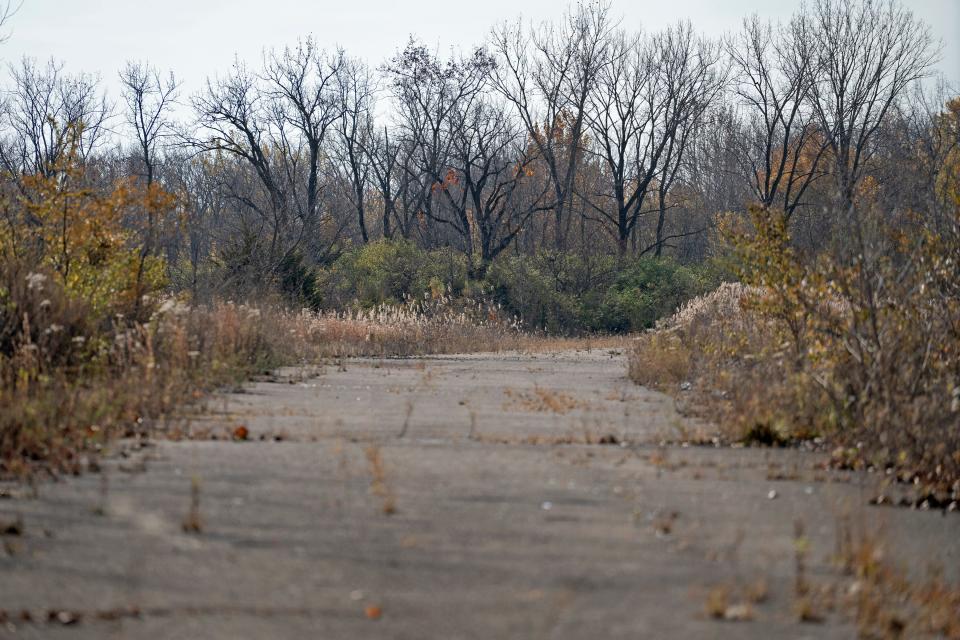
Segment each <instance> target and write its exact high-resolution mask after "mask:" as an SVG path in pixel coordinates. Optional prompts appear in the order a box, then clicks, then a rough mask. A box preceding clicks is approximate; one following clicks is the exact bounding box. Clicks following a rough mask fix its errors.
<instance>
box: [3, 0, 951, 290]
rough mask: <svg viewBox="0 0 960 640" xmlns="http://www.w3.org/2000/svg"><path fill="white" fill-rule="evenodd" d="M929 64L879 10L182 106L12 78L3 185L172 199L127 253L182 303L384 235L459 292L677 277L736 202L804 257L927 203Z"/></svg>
mask: <svg viewBox="0 0 960 640" xmlns="http://www.w3.org/2000/svg"><path fill="white" fill-rule="evenodd" d="M15 8H16V7H15V6H14V5H12V4H9V3H8V4H6V5H3V7H0V25H3V24H4V23H5V22H6V20H7V19H8V18H9V17H10V15H11V14H12V12H13V10H14V9H15ZM938 55H939V51H938V47H937V43H936V42H934V41H933V39H932V37H931V35H930V31H929V28H928V27H927V26H926V25H925V24H923V23H921V22H920V21H918V20H917V19H916V18H915V17H914V16H913V15H912V14H911V13H910V11H909V10H907V9H906V8H904V7H903V6H902V5H900V4H898V3H897V2H896V1H895V0H880V1H869V0H815V1H813V2H811V3H810V4H809V5H806V6H805V7H802V8H801V9H800V10H798V11H797V12H796V13H795V15H793V16H792V18H790V19H789V20H787V21H785V22H783V23H771V22H768V21H765V20H763V19H761V18H758V17H756V16H754V17H748V18H746V19H745V20H744V21H743V24H742V27H741V28H740V29H739V30H738V31H737V32H736V33H732V34H730V35H728V36H727V37H725V38H723V39H722V40H714V39H711V38H708V37H706V36H704V35H702V34H700V33H698V32H697V31H696V30H695V29H694V27H693V26H692V25H691V24H690V23H689V22H677V23H676V24H674V25H672V26H670V27H668V28H665V29H662V30H659V31H651V32H646V31H645V32H631V31H628V30H626V29H624V28H622V27H621V25H620V23H619V20H618V19H617V16H616V15H614V12H613V11H612V9H611V7H610V5H609V4H608V3H606V2H604V1H602V0H598V1H593V0H590V1H585V2H581V3H579V4H576V5H573V6H571V7H570V8H569V9H568V10H567V11H566V12H564V13H563V15H562V16H560V17H559V18H558V19H557V20H556V21H553V22H548V23H544V24H539V25H537V24H529V23H527V22H524V21H520V20H518V21H513V22H509V21H508V22H503V23H500V24H498V25H496V26H494V28H492V29H491V31H490V35H489V38H488V39H487V41H486V42H483V43H478V45H477V46H476V47H474V48H472V49H466V50H463V51H450V52H442V51H436V50H434V49H432V48H430V47H428V46H427V45H425V44H423V43H421V42H418V41H416V40H414V39H411V40H410V41H409V42H407V43H406V44H405V45H404V46H403V47H402V48H401V49H399V50H398V51H397V53H396V54H395V55H394V56H393V57H392V58H391V59H389V60H387V61H385V62H384V63H383V64H381V65H379V66H377V67H369V66H367V65H366V64H364V63H363V62H361V61H359V60H357V59H355V58H352V57H350V56H349V55H348V53H347V52H346V51H343V50H339V49H330V48H325V47H324V46H323V45H322V43H318V42H316V41H315V40H314V39H312V38H305V39H303V40H301V41H299V42H297V43H293V44H291V46H289V47H286V48H284V49H279V50H269V51H266V52H265V53H264V55H263V57H262V60H259V61H256V62H254V61H242V60H237V61H235V63H234V65H233V66H232V68H231V69H229V70H228V71H227V72H226V73H222V74H219V75H215V76H211V77H210V78H209V79H208V80H207V82H206V84H205V86H204V87H203V88H202V89H201V90H200V91H198V92H196V93H194V94H193V95H188V94H186V93H185V92H184V91H183V89H182V87H181V86H180V84H179V83H178V82H177V80H176V78H175V76H174V75H173V73H172V72H169V71H165V70H159V69H156V68H154V67H153V66H151V65H150V64H149V63H148V62H128V63H127V64H126V65H125V66H124V67H123V68H122V69H121V70H120V72H119V74H120V81H121V88H122V90H121V94H120V96H119V97H120V99H119V101H118V103H117V104H112V103H111V102H110V101H108V100H107V98H106V97H105V94H104V92H103V90H102V87H101V85H100V83H99V81H98V79H97V78H96V77H93V76H90V75H86V74H82V73H81V74H76V75H73V74H69V73H67V72H66V71H65V70H64V67H63V65H62V64H61V63H59V62H57V61H52V60H51V61H46V62H41V61H37V60H32V59H24V60H21V61H18V62H15V63H13V64H11V65H9V69H8V79H7V90H6V96H7V97H6V100H5V101H4V104H3V108H2V111H0V164H2V169H3V171H4V173H5V175H6V176H7V177H8V178H9V182H10V184H11V185H12V188H14V189H16V188H17V185H19V184H21V181H22V180H23V178H24V177H25V176H30V175H36V174H40V175H45V176H51V175H56V173H57V172H58V171H60V170H62V161H63V158H64V154H65V153H66V151H67V147H68V145H76V151H77V155H78V156H79V157H80V158H81V159H82V161H83V163H84V165H85V167H86V173H87V175H88V179H89V180H91V181H93V182H96V181H101V182H102V181H105V180H112V179H115V178H117V177H118V176H126V177H129V178H132V179H134V180H142V181H143V182H144V184H145V185H146V186H147V187H152V186H154V185H156V186H157V187H159V188H161V189H163V190H165V191H167V192H169V193H172V194H175V195H176V197H177V202H178V205H177V211H178V215H177V216H176V219H175V220H172V221H166V222H163V221H158V220H152V219H151V220H150V221H148V224H147V226H148V228H149V229H150V230H151V231H150V232H149V233H147V234H146V236H145V238H146V239H145V243H146V249H145V250H146V251H147V252H148V253H150V252H154V251H162V252H164V253H165V254H166V255H167V257H168V258H169V260H168V262H169V263H170V265H171V277H172V279H173V281H174V282H176V283H177V284H178V285H179V286H183V287H186V288H190V289H192V290H194V291H195V292H196V291H197V290H198V288H199V287H201V285H202V283H203V282H205V281H208V284H209V281H212V280H217V279H219V281H222V282H229V283H230V286H236V287H241V288H243V287H254V286H256V283H258V282H263V281H266V280H269V279H270V278H271V277H272V276H275V275H277V274H278V273H280V272H281V271H284V270H289V269H291V268H292V267H291V265H301V266H302V268H307V269H309V268H310V267H311V266H313V265H318V264H325V263H329V262H330V261H331V260H333V259H335V258H336V256H337V255H339V254H340V253H342V252H343V251H344V250H345V249H347V248H349V247H350V246H353V245H358V244H366V243H370V242H373V241H376V240H378V239H381V238H404V239H407V240H409V241H411V242H414V243H417V244H419V245H420V246H422V247H425V248H435V247H441V246H444V247H452V248H454V249H456V250H459V251H462V252H463V254H464V255H465V256H466V259H467V261H468V264H469V268H470V271H471V274H472V275H474V276H478V277H479V276H482V275H483V274H484V273H485V271H486V270H487V269H488V268H489V267H490V265H491V264H493V263H494V262H495V261H496V260H497V259H498V257H499V256H501V255H503V254H505V253H506V254H524V253H534V252H539V251H546V250H550V251H563V252H569V253H575V254H578V255H581V256H591V255H599V254H613V255H616V256H619V257H626V256H634V255H644V254H650V255H651V256H673V257H675V258H677V259H679V260H681V261H696V260H702V259H704V258H706V257H707V254H708V240H709V238H710V236H711V234H712V229H713V228H714V225H715V219H716V216H717V214H719V213H721V212H725V211H730V210H733V211H742V210H744V208H745V206H746V205H747V204H750V203H756V204H757V205H759V206H761V207H765V208H768V209H777V210H780V211H783V213H784V214H785V216H786V217H787V218H788V219H789V220H790V224H791V226H792V227H793V230H794V237H795V238H796V241H797V242H798V243H799V244H800V245H804V243H806V244H807V245H809V246H816V245H817V244H818V243H819V242H820V241H821V239H822V238H824V237H827V236H829V235H830V234H831V232H836V231H839V230H842V229H844V228H845V227H844V225H848V224H849V223H850V221H851V220H852V219H856V217H857V216H858V210H859V208H860V200H861V195H862V193H863V191H864V189H865V188H866V186H865V185H866V184H868V183H869V184H870V185H873V184H874V183H876V182H877V181H878V180H879V179H880V178H881V177H884V176H885V177H886V178H891V177H892V176H896V179H895V180H894V179H892V178H891V179H885V180H884V181H883V183H882V184H883V185H890V186H887V187H883V188H881V189H880V191H882V193H881V196H880V198H881V200H882V202H883V207H884V208H885V210H887V211H888V212H889V213H890V215H891V216H893V215H897V212H900V211H904V210H907V209H909V208H911V207H913V206H914V205H915V204H916V202H917V200H918V199H925V201H926V202H927V203H930V202H933V201H934V200H936V198H935V197H934V195H933V194H934V191H935V189H936V185H935V182H936V178H935V176H936V172H937V170H938V167H939V166H941V165H939V164H938V162H942V161H943V157H944V153H945V151H944V149H945V145H946V144H947V143H951V144H952V143H954V142H955V141H944V140H938V139H932V138H931V136H934V135H935V134H934V133H931V132H935V131H937V129H936V127H931V123H932V122H934V121H935V119H936V118H937V117H938V114H939V113H940V112H941V110H942V108H943V104H944V102H945V101H946V99H947V98H949V95H948V92H947V91H946V90H941V91H940V93H939V94H937V95H936V96H933V95H932V94H931V90H930V87H931V86H933V85H932V84H931V83H927V84H922V83H921V81H922V80H923V79H924V78H926V77H928V76H930V75H931V73H932V72H931V69H932V65H933V63H934V62H935V61H936V60H937V56H938ZM67 131H71V132H73V134H74V135H70V136H68V135H66V132H67ZM907 184H909V185H910V186H909V188H906V187H904V186H903V185H907ZM895 185H901V186H900V187H896V186H895ZM871 188H874V187H873V186H871ZM926 210H928V211H934V210H935V207H933V206H929V207H927V208H926ZM824 234H827V236H825V235H824ZM838 235H840V236H842V234H838ZM855 250H856V247H853V248H852V249H851V251H855ZM298 268H299V267H298ZM212 274H218V275H216V276H214V275H212ZM205 279H206V280H205Z"/></svg>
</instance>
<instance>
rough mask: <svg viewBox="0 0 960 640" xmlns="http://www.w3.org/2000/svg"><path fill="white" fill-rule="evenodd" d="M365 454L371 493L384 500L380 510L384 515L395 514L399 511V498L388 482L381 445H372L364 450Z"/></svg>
mask: <svg viewBox="0 0 960 640" xmlns="http://www.w3.org/2000/svg"><path fill="white" fill-rule="evenodd" d="M364 454H365V455H366V456H367V463H368V464H369V466H370V493H371V494H373V495H374V496H376V497H378V498H380V500H381V501H382V504H381V506H380V510H381V511H382V512H383V514H384V515H388V516H389V515H393V514H394V513H396V512H397V498H396V496H395V495H394V494H393V491H392V490H391V489H390V485H389V484H387V473H386V468H385V467H384V464H383V455H382V454H381V453H380V447H378V446H376V445H370V446H369V447H367V448H366V449H365V450H364Z"/></svg>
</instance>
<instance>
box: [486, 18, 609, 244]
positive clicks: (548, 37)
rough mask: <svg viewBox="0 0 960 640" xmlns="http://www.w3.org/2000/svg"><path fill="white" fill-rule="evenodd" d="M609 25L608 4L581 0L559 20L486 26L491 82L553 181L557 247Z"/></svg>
mask: <svg viewBox="0 0 960 640" xmlns="http://www.w3.org/2000/svg"><path fill="white" fill-rule="evenodd" d="M613 27H614V24H613V21H612V18H611V15H610V5H609V4H608V3H607V2H605V1H601V2H591V3H589V4H579V5H578V6H577V10H576V11H571V12H568V13H567V14H566V15H565V16H564V18H563V19H562V21H561V25H560V27H559V28H557V27H556V26H555V25H553V24H544V25H541V27H540V28H539V29H538V30H533V29H526V28H524V26H523V25H522V23H520V22H517V23H515V24H512V25H511V24H503V25H501V26H499V27H497V28H495V29H494V30H493V32H492V36H491V40H492V47H493V50H494V52H495V54H496V56H497V63H498V69H497V70H498V73H496V74H495V75H494V86H495V87H496V89H497V90H498V91H499V92H500V93H501V94H502V95H503V96H504V97H505V98H506V99H507V100H508V101H509V102H510V103H512V104H513V106H514V108H515V109H516V112H517V114H518V116H519V118H520V120H521V121H522V122H523V125H524V126H525V127H526V130H527V133H528V135H529V136H530V137H531V139H532V141H533V143H534V145H535V146H536V149H537V152H538V155H539V158H540V161H541V162H543V163H544V165H545V166H546V170H547V173H548V175H549V178H550V182H551V184H552V187H553V200H554V204H553V213H554V220H555V242H556V246H557V248H563V247H564V246H565V236H566V227H567V225H568V224H569V221H568V220H567V219H566V218H567V216H566V214H567V213H568V209H569V207H570V205H571V203H572V198H573V186H574V182H575V180H576V175H577V167H578V164H579V162H580V160H581V156H582V154H581V147H582V141H583V134H584V131H585V128H586V124H585V114H586V109H587V104H588V101H589V99H590V96H591V93H592V92H593V90H594V88H595V86H596V82H597V78H598V76H599V74H600V72H601V69H603V67H604V65H606V64H607V62H608V56H609V51H608V38H609V35H610V32H611V30H612V29H613Z"/></svg>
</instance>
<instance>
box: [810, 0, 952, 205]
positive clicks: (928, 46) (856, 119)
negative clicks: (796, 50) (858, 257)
mask: <svg viewBox="0 0 960 640" xmlns="http://www.w3.org/2000/svg"><path fill="white" fill-rule="evenodd" d="M810 12H811V13H810V16H809V20H811V22H812V24H813V26H812V29H811V33H812V35H813V43H812V46H813V51H814V52H815V58H814V63H813V73H814V78H813V82H812V84H811V87H810V89H811V90H810V103H811V106H812V107H813V114H814V116H815V118H816V121H817V123H818V124H819V125H820V128H821V132H822V134H823V135H824V136H826V143H827V145H828V148H829V150H830V160H831V161H832V164H833V167H832V168H833V174H834V177H835V179H836V186H837V192H838V193H837V195H838V201H839V204H840V205H841V206H842V207H843V208H844V209H846V210H847V211H848V212H851V213H854V209H855V207H854V205H855V200H856V187H857V185H858V183H859V182H860V180H861V178H862V177H863V173H864V168H865V166H866V165H867V163H868V162H869V160H870V157H871V155H872V153H873V147H872V142H873V141H874V137H875V134H876V133H877V130H878V129H879V128H880V126H881V124H882V123H883V122H884V119H885V118H886V116H887V114H888V113H889V111H890V109H891V107H892V106H893V105H894V104H895V103H896V101H897V100H898V99H899V98H900V97H902V96H903V94H904V91H905V90H906V89H907V88H908V87H909V86H910V85H911V84H912V83H913V82H914V81H916V80H919V79H920V78H923V77H924V76H926V75H927V74H928V73H929V71H930V65H931V64H932V63H933V62H934V60H936V59H937V55H938V52H937V50H936V49H935V48H934V42H933V38H932V36H931V35H930V29H929V27H927V26H926V25H925V24H923V23H921V22H919V21H917V19H916V18H915V17H914V16H913V14H912V13H911V12H910V11H909V10H907V9H904V8H903V7H902V6H900V5H899V4H897V3H896V2H894V0H873V1H871V0H816V2H815V3H814V4H813V6H812V7H811V9H810Z"/></svg>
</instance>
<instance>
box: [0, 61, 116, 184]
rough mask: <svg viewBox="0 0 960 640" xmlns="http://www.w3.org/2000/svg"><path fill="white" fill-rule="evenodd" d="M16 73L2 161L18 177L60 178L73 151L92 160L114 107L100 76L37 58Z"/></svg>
mask: <svg viewBox="0 0 960 640" xmlns="http://www.w3.org/2000/svg"><path fill="white" fill-rule="evenodd" d="M11 75H12V78H13V88H12V90H11V91H10V94H9V98H8V101H7V105H6V109H4V111H3V114H2V126H3V129H4V133H5V134H6V135H5V137H4V140H3V144H0V162H2V163H3V165H4V168H5V169H6V170H7V171H9V172H10V173H11V174H12V175H14V176H20V175H24V174H38V175H44V176H51V175H54V174H55V173H56V172H57V171H59V170H60V169H61V168H62V167H60V163H61V161H62V160H63V158H64V154H65V153H66V152H67V150H68V149H70V148H73V149H74V151H75V152H76V153H77V155H78V156H79V158H80V159H81V160H86V159H87V158H89V157H90V156H91V154H92V153H93V152H94V151H95V150H96V149H97V148H98V146H99V145H100V144H101V143H102V142H103V141H104V138H105V136H106V121H107V119H108V118H109V116H110V112H111V109H110V106H109V105H108V103H107V100H106V97H105V96H104V95H103V94H102V93H101V92H100V88H99V82H98V80H97V79H96V78H95V77H94V76H90V75H87V74H79V75H75V76H73V75H69V74H67V73H65V72H64V71H63V64H62V63H59V62H56V61H54V60H50V61H48V62H47V63H46V64H45V65H39V64H37V62H36V61H35V60H33V59H32V58H23V59H22V60H21V62H20V65H19V66H14V67H11Z"/></svg>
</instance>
